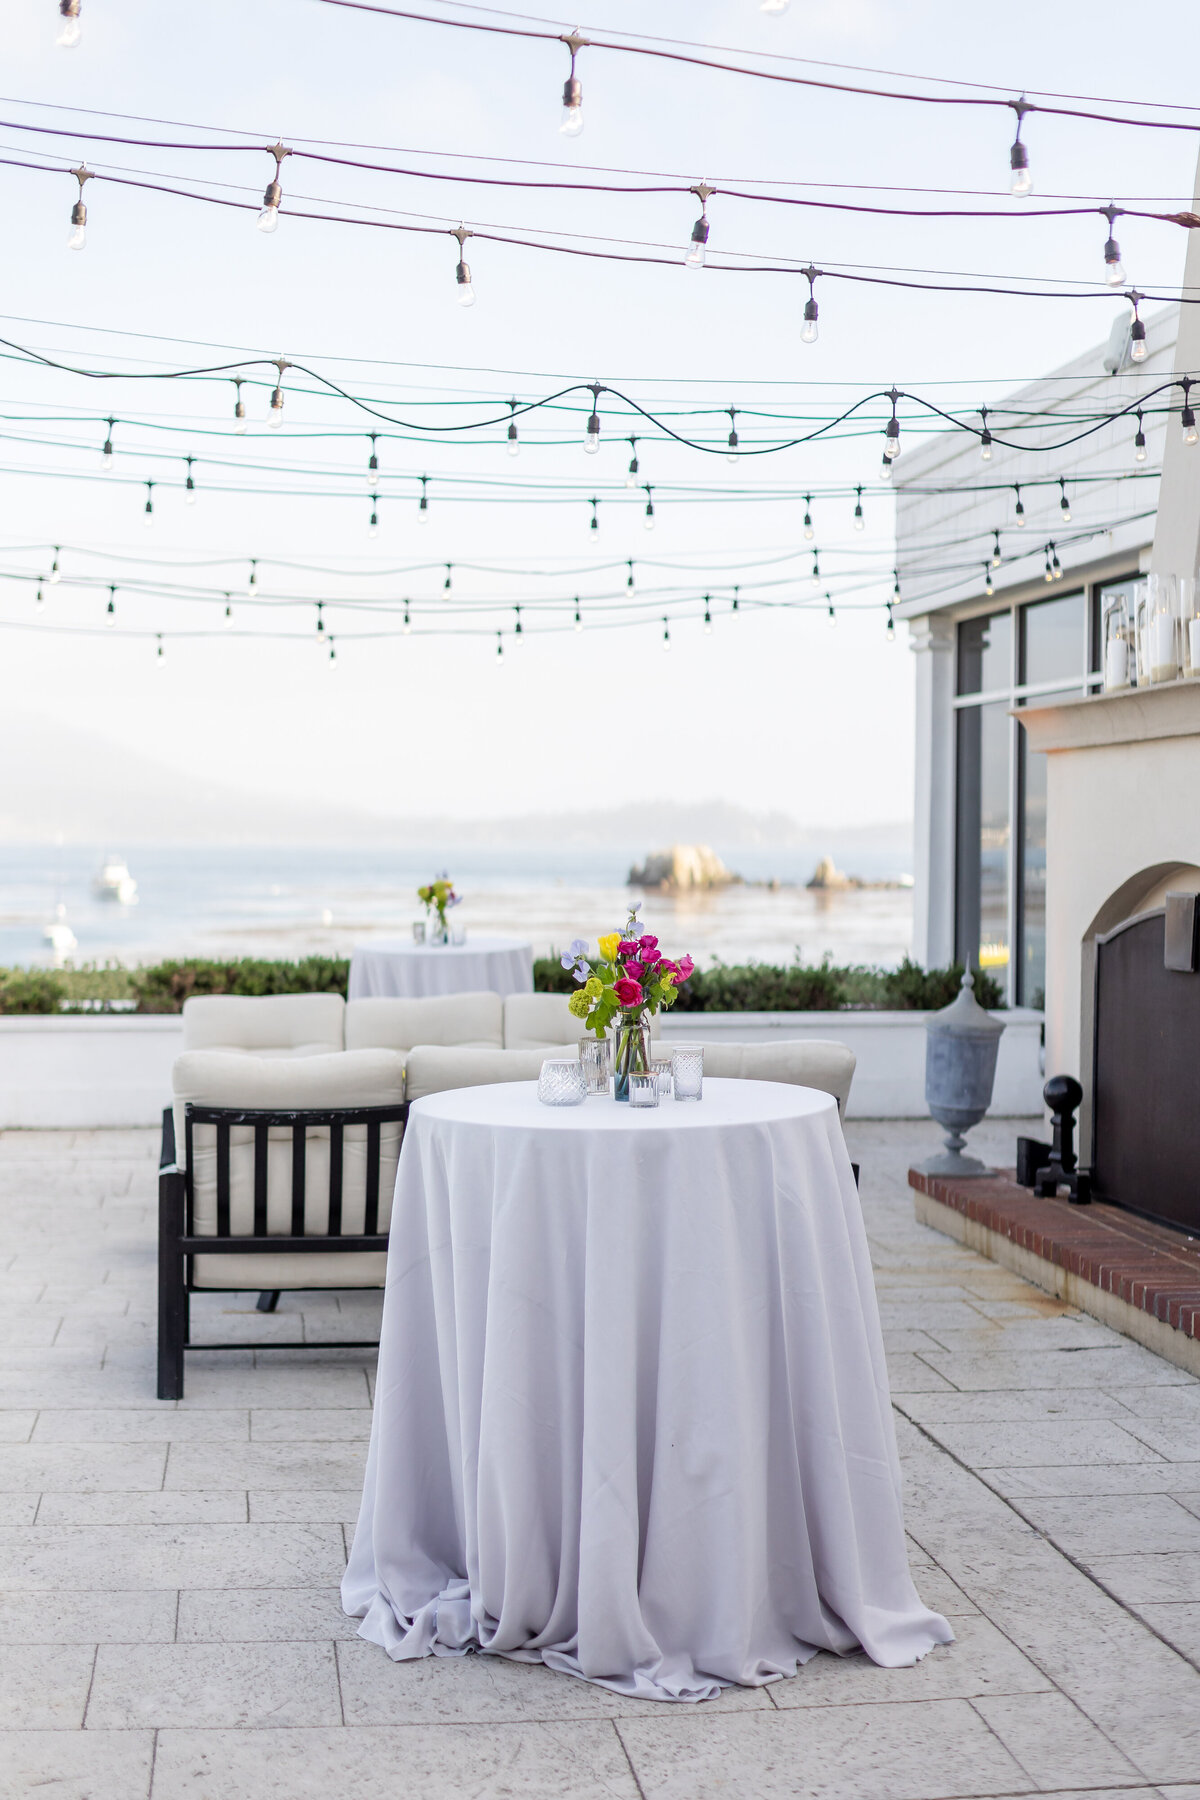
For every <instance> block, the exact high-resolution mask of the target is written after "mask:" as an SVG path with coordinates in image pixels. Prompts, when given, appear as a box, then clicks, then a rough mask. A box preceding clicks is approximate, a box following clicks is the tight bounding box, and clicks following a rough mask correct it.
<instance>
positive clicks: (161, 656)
mask: <svg viewBox="0 0 1200 1800" xmlns="http://www.w3.org/2000/svg"><path fill="white" fill-rule="evenodd" d="M156 635H157V637H158V654H157V655H156V656H155V658H154V666H155V668H158V669H161V668H163V667H164V666H165V664H166V660H167V655H166V651H165V650H164V649H163V641H162V632H161V631H160V632H158V633H157V634H156Z"/></svg>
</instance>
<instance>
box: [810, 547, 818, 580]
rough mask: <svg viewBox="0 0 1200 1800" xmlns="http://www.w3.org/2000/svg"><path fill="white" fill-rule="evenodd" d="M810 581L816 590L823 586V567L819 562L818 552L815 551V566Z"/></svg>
mask: <svg viewBox="0 0 1200 1800" xmlns="http://www.w3.org/2000/svg"><path fill="white" fill-rule="evenodd" d="M810 580H811V581H812V584H813V586H814V587H815V588H816V587H820V585H821V565H820V563H819V562H818V560H817V552H816V551H815V550H814V551H813V566H812V575H811V577H810Z"/></svg>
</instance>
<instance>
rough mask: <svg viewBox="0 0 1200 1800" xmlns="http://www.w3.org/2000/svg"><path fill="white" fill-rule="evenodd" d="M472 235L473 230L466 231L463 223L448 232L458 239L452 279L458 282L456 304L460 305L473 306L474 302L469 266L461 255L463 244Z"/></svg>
mask: <svg viewBox="0 0 1200 1800" xmlns="http://www.w3.org/2000/svg"><path fill="white" fill-rule="evenodd" d="M474 235H475V234H474V232H471V231H468V230H467V228H466V226H465V225H456V226H455V228H454V230H453V231H452V232H451V233H450V236H451V237H455V238H457V239H458V266H457V268H456V269H455V271H454V279H455V281H456V282H457V283H458V304H459V305H460V306H474V304H475V289H474V287H473V286H472V284H471V267H470V264H469V263H468V262H467V261H466V259H465V258H464V256H463V245H464V244H465V243H466V241H467V239H468V238H469V237H473V236H474Z"/></svg>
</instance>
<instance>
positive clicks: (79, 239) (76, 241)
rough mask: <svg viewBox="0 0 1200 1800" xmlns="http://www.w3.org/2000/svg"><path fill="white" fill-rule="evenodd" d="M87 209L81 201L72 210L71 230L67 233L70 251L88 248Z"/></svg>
mask: <svg viewBox="0 0 1200 1800" xmlns="http://www.w3.org/2000/svg"><path fill="white" fill-rule="evenodd" d="M86 226H87V207H86V206H85V205H84V204H83V202H82V200H79V201H77V202H76V203H75V205H74V206H73V207H72V208H71V229H70V231H69V232H68V233H67V249H68V250H86V248H87V230H86Z"/></svg>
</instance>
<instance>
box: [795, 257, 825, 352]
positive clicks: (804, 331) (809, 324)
mask: <svg viewBox="0 0 1200 1800" xmlns="http://www.w3.org/2000/svg"><path fill="white" fill-rule="evenodd" d="M820 272H821V271H820V270H819V269H814V268H813V266H812V264H811V263H810V264H809V266H808V268H807V269H804V270H803V271H802V273H803V274H804V275H806V276H807V277H808V299H807V300H806V301H805V302H804V322H803V324H802V325H801V327H800V342H801V343H802V344H815V343H816V341H817V337H818V335H819V333H818V327H817V319H818V317H819V315H820V310H821V309H820V307H819V306H818V305H817V296H816V294H815V293H814V292H813V282H814V281H815V280H816V279H817V276H818V275H819V274H820Z"/></svg>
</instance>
